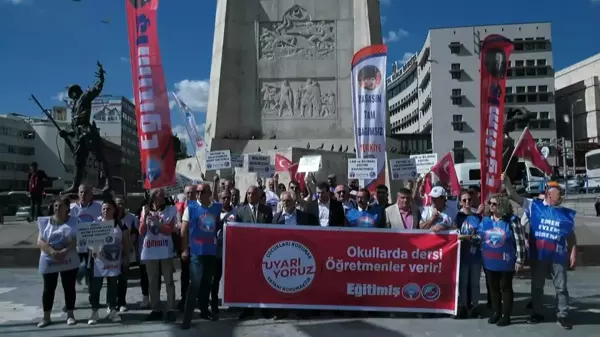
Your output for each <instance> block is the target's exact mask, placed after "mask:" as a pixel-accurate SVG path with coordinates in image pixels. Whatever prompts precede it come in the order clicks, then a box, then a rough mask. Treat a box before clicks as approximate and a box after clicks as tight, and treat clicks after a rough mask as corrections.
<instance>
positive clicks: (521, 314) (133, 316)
mask: <svg viewBox="0 0 600 337" xmlns="http://www.w3.org/2000/svg"><path fill="white" fill-rule="evenodd" d="M177 276H178V275H177ZM514 283H515V286H514V288H515V292H516V294H515V296H516V303H515V310H514V313H513V314H514V316H513V325H511V326H509V327H504V328H498V327H496V326H490V325H489V324H487V320H486V319H479V320H453V319H450V318H445V317H444V318H422V319H419V318H414V317H412V316H410V315H404V314H399V315H397V317H395V318H368V317H363V318H353V319H339V318H334V316H331V317H329V316H326V317H322V318H319V319H313V320H296V319H289V320H284V321H272V320H265V319H258V320H250V321H244V322H239V321H238V320H237V318H236V314H234V313H223V314H222V315H221V316H222V317H221V320H220V321H219V322H208V321H201V320H199V319H196V320H194V321H193V323H195V324H194V326H192V328H191V329H190V330H188V331H181V330H180V329H179V324H178V323H179V322H180V320H178V323H176V324H166V323H148V322H144V318H145V316H146V315H147V314H148V311H142V310H135V308H136V307H137V304H138V303H139V301H140V299H141V292H140V287H139V281H138V280H135V279H134V280H131V281H130V287H129V291H128V296H127V297H128V301H129V303H131V305H130V306H131V308H132V309H133V310H130V311H129V312H127V313H124V314H122V318H123V320H122V322H121V323H105V322H101V323H99V324H98V325H96V326H88V325H87V324H86V322H87V318H88V317H89V315H90V307H89V304H88V302H87V301H88V300H87V297H88V296H87V292H86V291H85V288H84V287H82V286H78V294H77V295H78V298H77V307H78V309H77V310H76V312H75V315H76V318H77V319H78V322H79V323H78V324H77V325H75V326H72V327H69V326H67V325H66V324H65V320H66V318H65V317H64V315H63V314H62V313H61V312H60V309H61V307H62V304H63V299H62V296H63V295H62V290H60V284H59V287H58V288H59V290H58V292H57V296H56V301H55V307H54V314H53V320H54V322H55V324H54V325H51V326H49V327H47V328H44V329H38V328H37V327H36V323H37V322H38V320H39V319H40V317H41V314H42V310H41V293H42V279H41V277H40V275H39V274H38V273H37V271H36V270H34V269H0V336H2V337H30V336H31V337H37V336H40V337H42V336H43V337H69V336H103V337H110V336H126V337H129V336H130V337H137V336H143V337H155V336H156V337H158V336H218V337H238V336H244V337H255V336H256V337H258V336H260V337H283V336H294V337H335V336H340V337H359V336H360V337H363V336H373V337H409V336H410V337H412V336H424V337H481V336H486V337H507V336H517V335H519V336H527V337H538V336H540V337H542V336H543V337H553V336H567V335H572V336H577V337H596V336H600V288H599V287H598V285H599V284H600V268H596V267H589V268H581V269H577V270H575V271H573V272H570V273H569V290H570V292H571V296H572V303H571V305H572V307H573V311H572V320H573V322H574V323H575V324H576V325H575V327H574V328H573V330H572V331H565V330H563V329H562V328H560V327H559V326H558V325H557V324H555V323H554V322H553V321H549V322H548V323H543V324H540V325H536V326H531V325H527V324H526V323H525V317H526V316H525V315H526V310H525V306H526V302H527V297H528V295H527V294H528V292H529V280H526V279H518V280H515V282H514ZM482 286H483V278H482ZM483 289H485V286H483ZM177 291H178V292H179V284H177ZM545 293H546V294H547V295H546V303H547V304H548V305H550V304H552V303H553V299H554V290H553V289H552V288H551V287H550V282H548V283H547V286H546V290H545ZM163 296H164V291H163ZM178 297H179V296H178ZM482 297H483V298H485V295H484V296H482ZM105 298H106V297H105V290H103V293H102V296H101V300H102V301H104V299H105ZM100 313H101V317H104V316H105V315H106V314H105V311H104V310H102V311H101V312H100ZM546 316H547V317H548V318H551V319H554V308H553V307H551V306H548V307H547V312H546Z"/></svg>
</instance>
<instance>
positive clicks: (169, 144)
mask: <svg viewBox="0 0 600 337" xmlns="http://www.w3.org/2000/svg"><path fill="white" fill-rule="evenodd" d="M125 7H126V10H127V29H128V32H129V54H130V58H131V74H132V77H133V91H134V95H135V110H136V117H137V118H136V119H137V125H138V136H139V139H140V157H141V158H140V161H141V163H142V172H143V178H144V187H145V188H146V189H151V188H158V187H165V186H173V185H175V184H176V180H175V178H176V177H175V151H174V144H173V134H172V131H171V111H170V110H169V97H168V95H167V86H166V83H165V74H164V71H163V67H162V61H161V58H160V49H159V46H158V27H157V11H158V0H126V1H125Z"/></svg>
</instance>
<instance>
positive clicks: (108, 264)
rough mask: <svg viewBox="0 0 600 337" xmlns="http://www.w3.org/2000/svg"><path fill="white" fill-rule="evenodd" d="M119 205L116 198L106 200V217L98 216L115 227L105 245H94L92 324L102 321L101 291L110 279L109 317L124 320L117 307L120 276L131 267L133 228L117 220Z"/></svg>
mask: <svg viewBox="0 0 600 337" xmlns="http://www.w3.org/2000/svg"><path fill="white" fill-rule="evenodd" d="M116 215H117V204H116V203H115V201H114V200H112V199H111V200H105V201H104V202H103V203H102V216H101V217H100V218H98V220H99V221H102V222H103V223H105V224H106V223H110V224H113V226H114V231H113V236H109V237H106V239H105V241H104V245H102V246H101V247H93V248H90V251H91V254H92V258H91V259H90V268H92V269H93V275H92V278H91V280H90V287H89V292H90V305H91V306H92V316H91V317H90V319H89V320H88V324H89V325H94V324H96V323H98V320H99V316H98V309H100V291H101V290H102V283H103V282H104V279H105V278H106V297H107V302H108V303H107V305H108V308H109V310H110V311H109V314H108V316H107V319H109V320H110V321H112V322H120V321H121V317H120V316H119V313H118V310H117V296H118V279H119V275H120V274H121V265H122V266H123V268H129V251H130V249H131V248H130V244H129V230H128V229H127V226H126V225H124V224H123V223H122V222H121V220H120V219H116Z"/></svg>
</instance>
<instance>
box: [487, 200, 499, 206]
mask: <svg viewBox="0 0 600 337" xmlns="http://www.w3.org/2000/svg"><path fill="white" fill-rule="evenodd" d="M488 204H489V205H490V206H498V203H497V202H491V201H490V202H488Z"/></svg>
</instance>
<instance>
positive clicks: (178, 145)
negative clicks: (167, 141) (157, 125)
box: [172, 134, 190, 160]
mask: <svg viewBox="0 0 600 337" xmlns="http://www.w3.org/2000/svg"><path fill="white" fill-rule="evenodd" d="M172 137H173V148H174V150H175V160H181V159H186V158H190V156H188V154H187V146H186V145H185V143H184V142H182V141H181V139H179V137H177V135H176V134H174V135H173V136H172Z"/></svg>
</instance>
